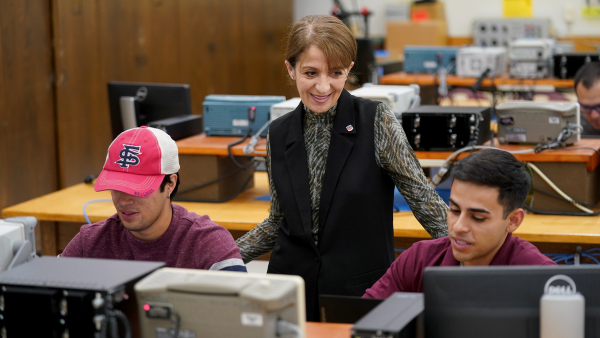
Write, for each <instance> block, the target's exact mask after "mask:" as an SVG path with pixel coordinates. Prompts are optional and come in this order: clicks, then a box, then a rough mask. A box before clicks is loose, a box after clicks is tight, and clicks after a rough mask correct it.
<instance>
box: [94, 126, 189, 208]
mask: <svg viewBox="0 0 600 338" xmlns="http://www.w3.org/2000/svg"><path fill="white" fill-rule="evenodd" d="M177 172H179V156H178V150H177V144H175V141H173V139H172V138H171V136H169V135H168V134H167V133H165V132H164V131H162V130H160V129H156V128H151V127H146V126H142V127H139V128H133V129H129V130H126V131H124V132H122V133H121V134H119V136H117V138H116V139H115V140H114V141H113V142H112V143H111V144H110V146H109V147H108V154H107V155H106V162H105V163H104V168H103V169H102V172H101V173H100V176H98V179H97V180H96V185H95V186H94V190H96V191H103V190H117V191H121V192H124V193H126V194H130V195H133V196H138V197H148V196H150V195H152V194H153V193H154V192H155V191H157V190H158V189H159V187H160V184H161V183H162V181H163V178H164V177H165V175H170V174H175V173H177Z"/></svg>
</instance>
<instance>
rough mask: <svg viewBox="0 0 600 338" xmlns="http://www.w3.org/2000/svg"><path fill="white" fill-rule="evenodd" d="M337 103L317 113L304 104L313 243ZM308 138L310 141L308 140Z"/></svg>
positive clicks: (316, 236) (316, 230) (317, 227)
mask: <svg viewBox="0 0 600 338" xmlns="http://www.w3.org/2000/svg"><path fill="white" fill-rule="evenodd" d="M336 108H337V103H336V104H335V105H334V106H333V107H331V109H329V110H328V111H326V112H324V113H321V114H317V113H313V112H312V111H311V110H310V109H308V108H307V107H306V106H304V111H305V112H306V114H304V123H303V129H304V145H305V146H306V156H307V160H308V185H309V187H310V209H311V220H312V230H311V232H312V237H313V238H314V240H315V244H317V243H318V241H319V238H318V236H319V205H320V202H321V189H322V188H323V175H325V165H326V164H327V153H328V152H329V140H330V139H331V128H332V127H333V120H334V118H335V109H336ZM309 140H310V142H309Z"/></svg>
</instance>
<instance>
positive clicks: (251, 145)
mask: <svg viewBox="0 0 600 338" xmlns="http://www.w3.org/2000/svg"><path fill="white" fill-rule="evenodd" d="M270 124H271V121H270V120H269V121H267V123H265V124H263V126H262V127H260V129H259V130H258V132H257V133H256V134H254V136H252V137H251V138H250V143H248V145H247V146H246V147H244V154H246V155H250V154H252V153H255V154H259V155H266V154H267V152H266V151H260V152H259V151H254V147H256V145H257V144H258V140H260V134H262V132H263V131H264V130H265V129H266V128H267V127H268V126H269V125H270Z"/></svg>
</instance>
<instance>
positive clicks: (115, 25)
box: [97, 0, 148, 120]
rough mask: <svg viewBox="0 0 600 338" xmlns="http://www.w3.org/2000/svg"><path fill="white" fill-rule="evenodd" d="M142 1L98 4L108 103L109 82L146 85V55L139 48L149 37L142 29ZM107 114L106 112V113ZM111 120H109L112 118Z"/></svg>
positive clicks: (113, 1) (100, 42) (103, 2)
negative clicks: (143, 83)
mask: <svg viewBox="0 0 600 338" xmlns="http://www.w3.org/2000/svg"><path fill="white" fill-rule="evenodd" d="M141 3H142V1H141V0H130V1H119V0H106V1H101V2H100V4H99V20H98V21H99V24H100V29H99V40H98V41H97V43H98V44H99V45H100V50H101V55H102V56H101V61H102V67H103V69H102V71H103V73H104V75H105V78H104V80H105V81H106V83H104V94H105V96H104V98H105V99H106V100H108V93H107V92H106V84H107V83H108V81H143V80H144V71H145V68H147V65H148V55H147V52H146V51H145V50H144V49H143V48H141V47H140V45H141V46H144V45H145V43H146V38H147V35H146V34H145V32H144V31H143V29H142V28H141V26H142V18H141V15H142V11H141V10H140V6H141ZM105 113H106V114H109V112H108V106H107V110H106V112H105ZM109 120H110V118H109Z"/></svg>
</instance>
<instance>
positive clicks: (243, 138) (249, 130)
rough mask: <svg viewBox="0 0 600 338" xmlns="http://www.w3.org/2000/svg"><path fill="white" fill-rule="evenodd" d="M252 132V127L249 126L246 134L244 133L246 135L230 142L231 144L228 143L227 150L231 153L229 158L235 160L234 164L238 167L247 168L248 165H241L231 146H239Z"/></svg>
mask: <svg viewBox="0 0 600 338" xmlns="http://www.w3.org/2000/svg"><path fill="white" fill-rule="evenodd" d="M251 132H252V130H251V129H250V127H248V129H247V131H246V135H244V137H242V138H241V139H240V140H238V141H235V142H233V143H230V144H229V145H227V152H228V153H229V158H230V159H231V162H233V164H235V165H236V166H237V167H238V168H241V169H247V168H248V167H246V166H243V165H241V164H240V163H239V162H238V161H237V160H236V159H235V157H234V156H233V153H232V152H231V148H232V147H233V146H237V145H238V144H240V143H242V142H244V141H246V139H247V138H248V136H250V133H251Z"/></svg>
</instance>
